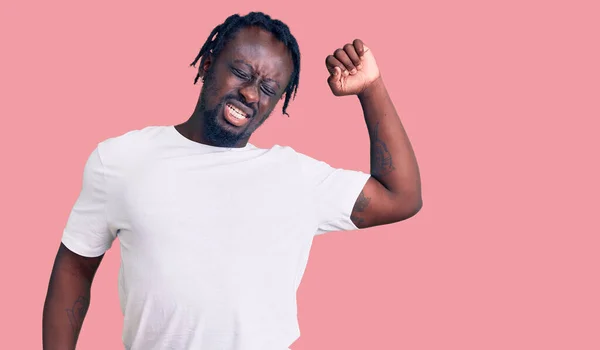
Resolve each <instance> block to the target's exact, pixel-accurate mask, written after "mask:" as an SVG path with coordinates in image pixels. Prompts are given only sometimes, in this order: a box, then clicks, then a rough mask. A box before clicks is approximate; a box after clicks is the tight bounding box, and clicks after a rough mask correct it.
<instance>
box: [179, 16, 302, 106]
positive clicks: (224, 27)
mask: <svg viewBox="0 0 600 350" xmlns="http://www.w3.org/2000/svg"><path fill="white" fill-rule="evenodd" d="M250 26H258V27H261V28H263V29H265V30H267V31H269V32H270V33H272V34H273V35H274V36H275V37H276V38H277V39H278V40H279V41H281V42H282V43H283V44H285V46H286V47H287V48H288V49H289V51H290V53H291V55H292V62H293V65H294V70H293V72H292V76H291V78H290V82H289V83H288V85H287V87H286V88H285V91H284V94H285V102H284V104H283V108H282V110H283V114H285V115H288V114H287V113H286V110H287V106H288V104H289V101H290V98H291V97H292V96H293V97H294V98H295V97H296V93H297V92H298V84H299V82H300V48H299V47H298V43H297V41H296V39H295V38H294V36H293V35H292V33H291V32H290V29H289V27H288V26H287V25H286V24H285V23H283V22H281V21H279V20H277V19H272V18H271V17H270V16H269V15H267V14H264V13H262V12H250V13H248V14H247V15H245V16H240V15H238V14H234V15H231V16H229V17H228V18H227V19H226V20H225V22H223V23H221V24H219V25H218V26H216V27H215V28H214V29H213V30H212V32H211V33H210V35H209V36H208V39H207V40H206V42H205V43H204V45H202V48H201V49H200V52H199V53H198V55H197V56H196V58H195V59H194V61H193V62H192V64H191V65H190V66H192V67H195V66H196V63H197V62H198V60H200V66H201V67H202V66H203V65H204V61H205V60H206V57H207V56H208V54H210V53H212V55H213V56H214V57H217V56H218V55H219V53H220V52H221V50H222V49H223V47H224V46H225V44H227V42H228V41H229V40H230V39H231V38H232V37H233V35H234V34H235V33H237V32H238V31H239V30H240V29H242V28H244V27H250ZM199 77H200V72H198V74H197V75H196V78H195V79H194V84H196V83H197V82H198V78H199ZM288 116H289V115H288Z"/></svg>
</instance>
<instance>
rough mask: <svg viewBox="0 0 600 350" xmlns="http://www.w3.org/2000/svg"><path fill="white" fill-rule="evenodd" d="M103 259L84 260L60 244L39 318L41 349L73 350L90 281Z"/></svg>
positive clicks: (85, 308) (84, 258) (86, 306)
mask: <svg viewBox="0 0 600 350" xmlns="http://www.w3.org/2000/svg"><path fill="white" fill-rule="evenodd" d="M103 258H104V255H101V256H98V257H83V256H80V255H77V254H75V253H73V252H71V251H70V250H69V249H68V248H67V247H66V246H64V245H63V244H61V245H60V247H59V249H58V252H57V254H56V258H55V260H54V266H53V267H52V274H51V276H50V282H49V284H48V291H47V294H46V300H45V302H44V311H43V315H42V344H43V349H44V350H55V349H56V350H59V349H60V350H65V349H75V345H76V344H77V339H78V338H79V333H80V331H81V327H82V325H83V320H84V318H85V316H86V314H87V310H88V307H89V304H90V295H91V287H92V281H93V280H94V276H95V275H96V271H97V270H98V266H100V263H101V262H102V259H103Z"/></svg>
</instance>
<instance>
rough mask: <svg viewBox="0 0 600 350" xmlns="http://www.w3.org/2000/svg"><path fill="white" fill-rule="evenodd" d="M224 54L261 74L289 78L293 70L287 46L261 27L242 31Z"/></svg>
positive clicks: (224, 50)
mask: <svg viewBox="0 0 600 350" xmlns="http://www.w3.org/2000/svg"><path fill="white" fill-rule="evenodd" d="M222 54H224V56H225V57H228V58H229V59H231V60H242V61H244V62H246V63H248V64H250V65H251V66H253V68H254V69H256V70H258V72H259V73H261V74H268V75H270V76H273V75H277V76H281V77H285V78H289V75H290V74H291V73H292V70H293V62H292V56H291V54H290V52H289V50H288V48H287V47H286V46H285V44H284V43H282V42H281V41H279V40H278V39H277V38H276V37H275V36H274V35H273V34H272V33H270V32H268V31H266V30H264V29H262V28H259V27H246V28H242V29H240V30H239V31H238V32H237V33H236V34H235V36H234V37H233V38H232V39H231V40H230V41H229V43H227V45H225V47H224V48H223V51H222Z"/></svg>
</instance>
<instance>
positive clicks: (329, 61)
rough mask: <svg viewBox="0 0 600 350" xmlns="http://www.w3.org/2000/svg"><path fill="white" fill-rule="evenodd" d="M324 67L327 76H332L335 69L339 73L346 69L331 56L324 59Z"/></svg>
mask: <svg viewBox="0 0 600 350" xmlns="http://www.w3.org/2000/svg"><path fill="white" fill-rule="evenodd" d="M325 66H326V67H327V70H328V71H329V74H332V75H333V74H334V73H335V68H336V67H337V68H338V69H339V71H340V72H343V71H345V70H346V68H345V67H344V64H343V63H342V62H340V61H339V60H338V59H337V58H335V57H333V56H332V55H329V56H327V58H326V59H325Z"/></svg>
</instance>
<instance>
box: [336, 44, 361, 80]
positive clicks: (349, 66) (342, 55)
mask: <svg viewBox="0 0 600 350" xmlns="http://www.w3.org/2000/svg"><path fill="white" fill-rule="evenodd" d="M333 55H334V56H335V58H337V59H338V61H340V62H341V63H342V64H343V65H344V69H343V72H344V74H345V75H348V74H354V73H356V67H355V66H354V63H352V61H351V60H350V57H348V54H347V53H346V51H344V50H343V49H337V50H335V52H334V53H333Z"/></svg>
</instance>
